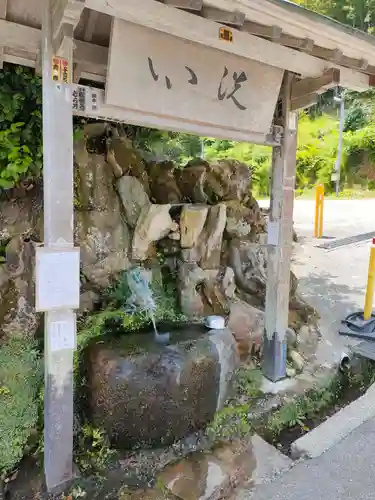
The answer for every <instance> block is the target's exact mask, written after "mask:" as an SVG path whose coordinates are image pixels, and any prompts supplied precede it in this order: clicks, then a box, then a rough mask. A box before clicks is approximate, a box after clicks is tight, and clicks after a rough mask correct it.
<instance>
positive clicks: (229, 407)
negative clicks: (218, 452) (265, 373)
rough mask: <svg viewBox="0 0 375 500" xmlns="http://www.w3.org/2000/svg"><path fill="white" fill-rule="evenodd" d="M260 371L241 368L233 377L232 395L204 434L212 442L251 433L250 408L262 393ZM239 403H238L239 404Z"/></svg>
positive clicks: (241, 436)
mask: <svg viewBox="0 0 375 500" xmlns="http://www.w3.org/2000/svg"><path fill="white" fill-rule="evenodd" d="M261 377H262V374H261V371H260V370H258V369H254V368H249V367H246V366H244V367H241V368H239V369H238V370H237V372H236V374H235V377H234V384H233V389H234V395H233V397H232V398H231V400H230V401H228V403H227V404H226V406H225V407H224V408H223V409H222V410H221V411H219V412H217V413H216V415H215V418H214V420H213V422H212V423H211V424H210V425H209V426H208V427H207V429H206V433H207V435H208V437H209V438H210V439H212V440H213V441H218V440H221V439H232V438H243V437H246V436H249V435H251V434H252V433H253V425H252V423H251V420H250V411H251V406H252V405H253V403H254V400H256V399H258V398H259V397H260V396H261V395H262V392H261V390H260V386H261ZM239 401H240V403H239Z"/></svg>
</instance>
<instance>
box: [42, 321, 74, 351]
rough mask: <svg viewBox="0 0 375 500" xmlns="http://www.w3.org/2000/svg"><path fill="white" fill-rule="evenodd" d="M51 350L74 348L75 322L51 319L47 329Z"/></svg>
mask: <svg viewBox="0 0 375 500" xmlns="http://www.w3.org/2000/svg"><path fill="white" fill-rule="evenodd" d="M49 336H50V338H49V341H50V350H51V352H56V351H63V350H64V349H75V348H76V331H75V324H74V322H73V323H72V322H71V321H52V322H51V323H50V329H49Z"/></svg>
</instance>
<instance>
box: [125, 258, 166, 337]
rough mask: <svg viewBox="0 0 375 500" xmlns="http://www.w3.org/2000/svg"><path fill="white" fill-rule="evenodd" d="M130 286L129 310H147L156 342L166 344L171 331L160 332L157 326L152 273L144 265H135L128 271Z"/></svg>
mask: <svg viewBox="0 0 375 500" xmlns="http://www.w3.org/2000/svg"><path fill="white" fill-rule="evenodd" d="M127 281H128V286H129V289H130V292H131V295H130V297H129V299H128V300H127V306H128V307H127V310H128V311H129V312H135V311H141V312H145V313H146V314H147V315H148V317H149V318H150V320H151V322H152V326H153V329H154V338H155V342H157V343H162V344H166V343H168V342H169V340H170V334H169V333H160V332H159V331H158V329H157V326H156V321H155V310H156V302H155V297H154V293H153V291H152V288H151V283H150V281H151V280H150V273H148V272H147V271H146V269H144V268H142V267H133V268H132V269H130V270H129V271H128V272H127Z"/></svg>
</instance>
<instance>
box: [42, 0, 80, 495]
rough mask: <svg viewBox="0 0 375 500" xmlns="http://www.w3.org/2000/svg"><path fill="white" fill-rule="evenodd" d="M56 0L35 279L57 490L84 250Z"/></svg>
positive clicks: (48, 40)
mask: <svg viewBox="0 0 375 500" xmlns="http://www.w3.org/2000/svg"><path fill="white" fill-rule="evenodd" d="M51 6H52V1H50V0H45V3H44V7H43V8H42V12H43V14H42V15H43V20H42V63H43V153H44V165H43V180H44V249H42V250H43V251H42V252H40V253H39V255H38V254H37V271H36V281H37V309H38V310H41V311H45V312H46V315H45V395H44V468H45V475H46V484H47V488H48V490H49V491H51V492H58V491H59V490H62V489H64V487H66V486H67V484H68V483H69V482H70V481H71V479H72V463H73V350H74V347H75V329H76V316H75V312H74V310H73V309H72V308H70V307H67V304H72V307H76V306H77V305H76V302H77V297H76V291H77V284H78V300H79V254H78V252H74V249H73V118H72V96H71V87H70V74H71V67H72V51H73V41H72V40H71V43H70V48H69V44H68V45H67V44H65V48H64V50H65V51H66V52H65V53H64V54H61V55H62V56H63V57H64V58H65V60H66V62H67V65H66V64H65V65H64V63H63V62H62V61H61V60H60V62H61V64H60V63H59V64H56V60H55V61H54V64H55V67H54V68H53V64H52V61H53V58H54V54H53V44H52V29H51ZM56 66H59V68H60V69H58V68H57V67H56ZM63 66H64V67H63ZM76 254H78V269H77V255H76ZM76 274H77V275H76ZM57 282H59V283H57ZM72 285H73V287H72ZM69 290H70V292H71V296H70V297H67V292H68V291H69ZM73 292H74V293H73ZM72 295H74V297H73V296H72ZM38 302H39V306H38Z"/></svg>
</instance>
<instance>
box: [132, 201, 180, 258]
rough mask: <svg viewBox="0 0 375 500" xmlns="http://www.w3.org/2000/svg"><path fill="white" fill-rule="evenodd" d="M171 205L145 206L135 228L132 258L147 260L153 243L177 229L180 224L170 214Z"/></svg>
mask: <svg viewBox="0 0 375 500" xmlns="http://www.w3.org/2000/svg"><path fill="white" fill-rule="evenodd" d="M170 208H171V206H170V205H149V206H145V207H143V209H142V210H141V213H140V215H139V218H138V222H137V225H136V227H135V230H134V235H133V243H132V258H133V259H134V260H137V261H142V260H146V259H147V257H148V256H149V249H150V247H151V245H152V244H153V243H155V242H157V241H159V240H161V239H163V238H164V237H165V236H167V235H168V234H169V233H170V232H171V231H177V230H178V225H177V224H176V223H175V222H174V221H173V220H172V217H171V216H170V213H169V211H170Z"/></svg>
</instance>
